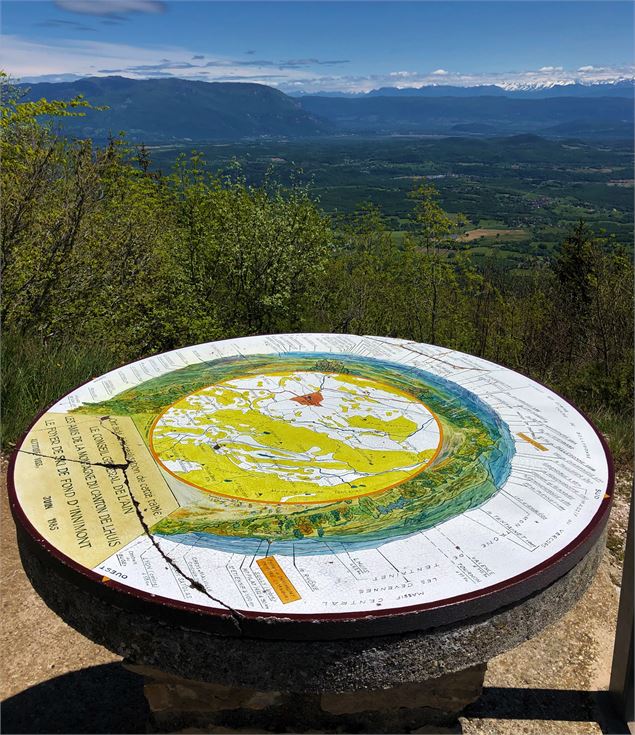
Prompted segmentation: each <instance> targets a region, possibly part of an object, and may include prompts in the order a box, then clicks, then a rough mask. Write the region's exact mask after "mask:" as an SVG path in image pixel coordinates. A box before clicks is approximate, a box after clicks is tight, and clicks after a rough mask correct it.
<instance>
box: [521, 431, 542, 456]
mask: <svg viewBox="0 0 635 735" xmlns="http://www.w3.org/2000/svg"><path fill="white" fill-rule="evenodd" d="M518 436H519V437H520V438H521V439H524V440H525V441H526V442H529V443H530V444H532V445H533V446H534V447H536V449H540V451H541V452H548V451H549V449H547V447H545V446H544V445H543V444H541V443H540V442H537V441H536V440H535V439H532V438H531V437H530V436H527V434H523V433H522V431H520V432H518Z"/></svg>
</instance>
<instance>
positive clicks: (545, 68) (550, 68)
mask: <svg viewBox="0 0 635 735" xmlns="http://www.w3.org/2000/svg"><path fill="white" fill-rule="evenodd" d="M538 71H542V72H545V71H564V69H563V67H561V66H541V67H540V69H538Z"/></svg>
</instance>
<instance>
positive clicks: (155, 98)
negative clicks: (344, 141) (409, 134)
mask: <svg viewBox="0 0 635 735" xmlns="http://www.w3.org/2000/svg"><path fill="white" fill-rule="evenodd" d="M25 88H27V89H28V93H27V99H40V98H41V97H46V98H47V99H71V98H72V97H75V96H76V95H78V94H83V95H84V96H85V97H86V99H87V100H88V101H89V102H90V103H91V104H93V105H98V106H102V105H105V106H107V107H108V108H109V109H108V110H104V111H89V112H87V114H86V116H85V117H81V118H68V119H66V120H65V121H64V128H65V130H66V131H67V132H68V133H70V134H73V135H79V136H82V137H92V138H96V139H104V138H107V137H108V135H109V134H110V133H111V132H112V133H114V134H116V133H118V132H119V131H120V130H125V131H126V132H127V134H128V137H129V138H131V139H132V140H144V141H146V142H164V141H176V140H178V141H182V140H192V141H197V140H239V139H244V138H258V137H282V136H290V137H301V136H313V135H319V134H322V133H325V132H328V131H329V129H330V126H329V124H328V123H325V122H324V121H321V120H318V119H317V118H316V117H315V116H314V115H313V114H312V113H310V112H308V111H306V110H303V109H302V107H301V106H300V104H299V102H298V101H297V100H294V99H292V98H291V97H288V96H287V95H285V94H283V93H282V92H279V91H278V90H276V89H273V88H272V87H267V86H265V85H264V84H236V83H232V82H211V83H210V82H195V81H188V80H184V79H144V80H135V79H126V78H124V77H93V78H89V79H81V80H79V81H76V82H68V83H59V84H53V83H43V84H32V85H25Z"/></svg>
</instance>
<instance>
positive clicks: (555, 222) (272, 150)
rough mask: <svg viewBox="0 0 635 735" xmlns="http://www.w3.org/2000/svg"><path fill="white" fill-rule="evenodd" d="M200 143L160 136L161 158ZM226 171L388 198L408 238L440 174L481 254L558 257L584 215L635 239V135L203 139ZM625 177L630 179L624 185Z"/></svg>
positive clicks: (339, 208) (335, 197) (209, 157)
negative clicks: (414, 197)
mask: <svg viewBox="0 0 635 735" xmlns="http://www.w3.org/2000/svg"><path fill="white" fill-rule="evenodd" d="M192 147H193V144H191V143H190V144H181V145H171V146H154V147H152V149H151V153H152V158H153V161H154V165H155V167H156V168H159V169H161V170H163V171H164V172H165V171H167V170H168V169H169V168H171V166H172V165H173V163H174V161H175V160H176V159H177V157H178V156H179V155H183V154H185V155H187V154H189V152H190V150H191V148H192ZM197 150H198V151H200V152H201V153H202V154H203V156H204V158H205V160H206V161H207V165H208V167H209V168H210V170H212V171H218V172H220V173H221V175H223V176H230V177H234V176H237V175H244V176H245V178H246V179H247V181H248V182H249V183H254V184H259V183H262V182H263V181H264V180H265V179H266V178H269V179H271V180H274V181H278V182H280V183H282V184H288V183H289V182H290V181H291V180H292V179H295V180H300V181H304V182H306V183H307V184H308V185H309V186H310V188H311V190H312V193H313V195H314V196H315V197H316V198H317V199H318V200H319V204H320V206H321V207H322V208H323V209H325V210H326V211H327V212H329V213H330V214H332V215H333V216H334V217H336V218H338V219H346V218H347V217H348V216H349V215H350V214H351V213H352V212H353V211H354V210H355V209H356V208H359V207H360V206H363V205H364V204H365V203H368V202H370V203H372V204H374V205H376V206H377V207H379V208H380V209H381V211H382V212H383V214H384V216H385V217H386V220H387V225H388V229H390V230H391V231H392V232H393V238H394V241H395V242H396V243H397V244H399V243H401V242H402V241H403V236H404V233H405V232H407V231H408V229H409V228H410V222H409V215H410V210H411V206H412V203H411V201H410V200H409V198H408V192H409V191H411V190H412V189H413V188H415V187H417V186H418V185H420V184H422V183H430V184H434V186H436V188H437V189H438V190H439V193H440V197H441V205H442V206H443V208H444V209H445V210H447V211H448V212H450V213H452V214H458V213H462V214H463V215H465V216H466V217H467V219H468V224H467V226H466V227H465V233H464V235H463V236H462V237H460V238H458V239H457V240H456V248H457V249H466V248H467V249H469V250H470V251H471V252H472V254H473V255H474V256H475V257H477V258H479V257H482V256H485V255H487V254H492V253H496V254H497V255H498V256H499V257H503V258H505V259H506V260H511V261H514V263H515V264H522V262H523V261H525V260H526V259H527V258H535V257H541V256H542V257H548V256H550V255H551V254H552V253H553V251H554V249H555V248H556V247H557V245H558V243H559V242H561V241H562V239H563V237H564V235H565V233H566V232H567V231H568V230H569V229H570V228H571V226H572V225H574V224H575V223H576V222H578V221H579V220H580V219H584V220H586V221H587V222H588V223H589V224H590V225H591V227H592V228H593V229H594V230H595V231H596V232H598V233H600V232H602V233H605V234H608V235H612V236H613V237H614V238H615V239H616V240H617V241H618V242H620V243H622V244H624V245H625V246H626V247H628V248H631V247H632V242H633V189H632V186H629V183H630V179H631V177H632V165H633V146H632V143H630V141H617V142H616V141H612V142H606V143H601V142H595V141H594V142H588V141H587V142H581V141H554V140H548V139H545V138H541V137H538V136H535V135H519V136H513V137H507V138H441V137H437V138H434V137H423V138H413V137H402V138H400V137H391V138H376V139H360V138H335V139H329V140H306V141H276V142H274V141H265V142H253V143H237V144H215V145H212V144H209V145H202V146H201V145H199V146H197ZM616 182H619V184H620V185H616Z"/></svg>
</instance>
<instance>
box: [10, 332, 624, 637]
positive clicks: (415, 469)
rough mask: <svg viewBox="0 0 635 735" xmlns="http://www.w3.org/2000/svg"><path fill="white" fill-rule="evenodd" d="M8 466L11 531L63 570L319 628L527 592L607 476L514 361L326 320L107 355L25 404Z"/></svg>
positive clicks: (440, 620) (561, 561)
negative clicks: (55, 391) (169, 348)
mask: <svg viewBox="0 0 635 735" xmlns="http://www.w3.org/2000/svg"><path fill="white" fill-rule="evenodd" d="M9 479H10V493H11V502H12V508H13V511H14V515H15V517H16V520H17V522H18V525H19V529H20V530H21V531H22V532H24V533H26V534H27V535H28V537H30V538H31V539H32V540H33V541H35V542H36V547H37V549H38V550H39V552H38V553H43V554H44V555H45V560H47V561H49V562H50V563H51V564H55V565H58V566H59V567H60V568H63V569H65V570H67V571H68V572H69V573H70V574H71V575H75V576H74V579H75V580H76V582H77V584H79V585H81V584H85V585H88V586H91V589H93V591H97V593H99V591H103V593H104V594H108V595H117V594H121V604H122V605H128V606H129V605H133V604H138V605H139V606H140V607H139V609H140V610H142V611H143V612H144V613H148V612H150V613H151V614H155V615H157V616H158V617H161V615H162V614H167V613H168V612H169V613H170V614H178V615H182V616H183V621H184V624H190V625H198V626H202V627H205V628H209V629H211V630H216V631H217V632H224V633H229V634H244V633H247V634H249V635H259V634H262V635H281V636H284V635H286V634H287V633H289V632H290V631H291V630H294V631H297V630H301V631H302V634H303V635H314V636H317V637H319V636H322V635H324V636H325V637H328V636H346V635H361V634H368V632H369V630H370V631H371V632H393V631H399V630H416V629H421V628H425V627H427V626H430V625H440V624H444V623H449V622H453V621H456V620H458V619H461V618H464V617H469V616H471V615H475V614H479V613H483V612H486V611H487V610H493V609H496V608H497V607H500V606H501V605H504V604H509V603H511V602H514V601H517V600H519V599H522V598H523V597H525V596H527V595H528V594H531V593H532V592H534V591H536V590H538V589H541V588H543V587H545V586H547V585H548V584H549V583H550V582H552V581H554V580H555V579H557V578H558V577H559V576H562V575H563V574H564V573H565V572H566V571H568V570H569V569H570V568H572V567H573V566H574V565H575V564H576V563H577V562H578V561H580V560H581V558H582V557H583V556H584V554H585V553H586V551H587V550H588V549H589V548H590V547H591V546H592V544H593V543H594V542H595V540H596V539H597V538H598V536H599V534H600V533H601V531H602V528H603V526H604V523H605V520H606V516H607V512H608V507H609V503H610V493H611V484H612V477H611V470H610V467H609V460H608V456H607V453H606V450H605V448H604V446H603V443H602V440H601V439H600V437H599V436H598V434H597V433H596V432H595V430H594V429H593V427H592V426H591V425H590V424H589V423H588V422H587V421H586V420H585V419H584V418H583V417H582V416H581V415H580V413H579V412H578V411H576V409H575V408H573V407H572V406H571V405H570V404H568V403H567V402H566V401H564V400H563V399H561V398H560V397H559V396H557V395H555V394H554V393H552V392H550V391H549V390H547V389H546V388H544V387H543V386H541V385H539V384H537V383H535V382H533V381H531V380H529V379H528V378H525V377H523V376H522V375H519V374H518V373H515V372H512V371H510V370H507V369H505V368H502V367H500V366H498V365H494V364H492V363H489V362H486V361H484V360H481V359H478V358H475V357H471V356H469V355H465V354H462V353H458V352H453V351H449V350H445V349H442V348H439V347H434V346H431V345H422V344H416V343H412V342H406V341H403V340H395V339H387V338H376V337H359V336H353V335H327V334H305V335H302V334H293V335H277V336H267V337H250V338H244V339H237V340H228V341H225V342H217V343H210V344H205V345H199V346H196V347H190V348H185V349H181V350H177V351H174V352H170V353H166V354H163V355H158V356H155V357H151V358H147V359H145V360H141V361H139V362H137V363H133V364H131V365H127V366H124V367H122V368H119V369H118V370H115V371H113V372H111V373H108V374H107V375H104V376H103V377H101V378H98V379H96V380H93V381H91V382H90V383H87V384H86V385H84V386H82V387H80V388H78V389H77V390H75V391H73V392H72V393H70V394H69V395H67V396H66V397H65V398H63V399H62V400H61V401H59V402H58V403H57V404H55V405H54V406H53V407H52V408H51V409H49V410H48V411H47V412H45V413H44V414H43V415H42V416H40V417H39V418H38V419H37V421H36V422H35V423H34V425H33V426H32V427H31V429H30V430H29V432H27V435H26V436H25V438H24V440H23V441H22V443H21V445H20V446H19V448H18V449H17V451H16V452H15V454H14V457H13V458H12V463H11V467H10V478H9ZM42 550H43V551H42ZM124 593H125V594H124ZM227 621H229V625H228V623H227ZM363 621H366V622H365V623H364V625H367V624H368V625H371V628H368V627H363V625H362V622H363ZM368 621H370V622H368ZM316 623H321V624H322V625H321V626H318V627H316V625H315V624H316ZM360 626H361V627H360ZM320 631H321V632H320ZM294 635H295V633H294Z"/></svg>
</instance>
